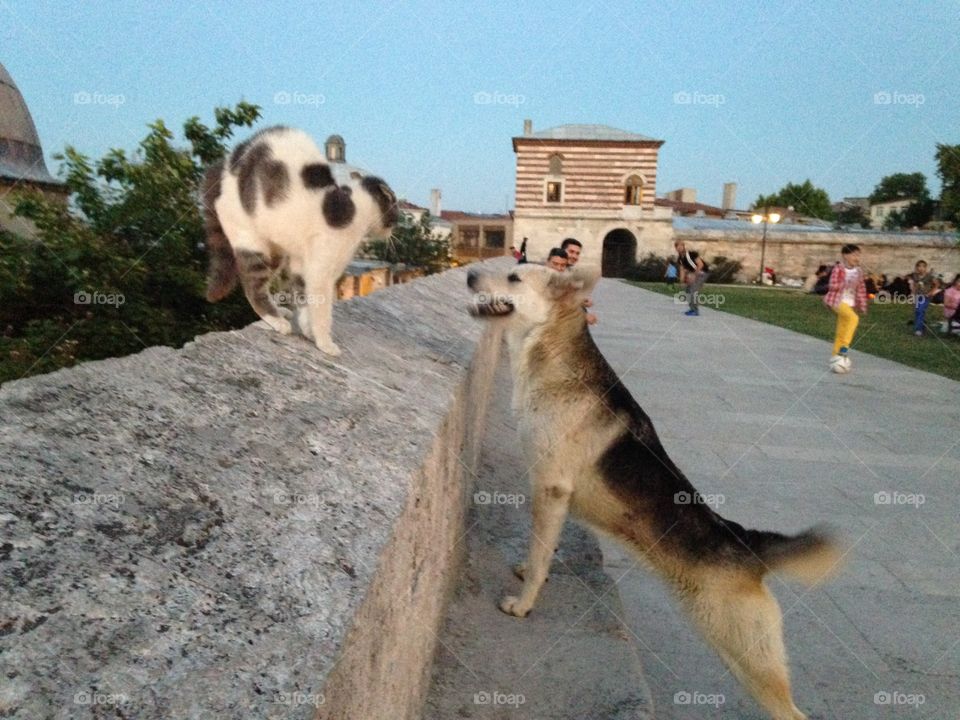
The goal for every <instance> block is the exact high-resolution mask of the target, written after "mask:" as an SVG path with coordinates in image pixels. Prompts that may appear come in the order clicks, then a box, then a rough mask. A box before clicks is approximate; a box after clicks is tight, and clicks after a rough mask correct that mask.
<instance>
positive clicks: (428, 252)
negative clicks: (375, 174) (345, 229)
mask: <svg viewBox="0 0 960 720" xmlns="http://www.w3.org/2000/svg"><path fill="white" fill-rule="evenodd" d="M364 253H365V254H366V255H368V256H370V257H374V258H376V259H377V260H384V261H386V262H389V263H403V264H405V265H410V266H412V267H420V268H424V269H426V271H427V272H438V271H440V270H443V269H444V268H448V267H450V239H449V238H445V237H442V236H441V235H440V234H439V233H435V232H434V231H433V218H432V217H431V215H430V213H428V212H425V213H423V215H421V216H420V220H419V221H417V220H415V219H414V217H413V216H412V215H411V214H410V213H404V212H402V213H400V222H398V223H397V226H396V227H395V228H394V229H393V233H392V234H391V235H390V237H389V238H386V239H384V240H371V241H370V242H368V243H367V244H366V245H365V246H364Z"/></svg>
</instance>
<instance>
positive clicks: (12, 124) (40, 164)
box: [0, 64, 61, 185]
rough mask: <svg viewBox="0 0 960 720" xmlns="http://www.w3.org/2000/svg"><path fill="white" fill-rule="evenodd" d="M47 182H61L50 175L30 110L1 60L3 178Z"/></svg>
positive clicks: (0, 174) (0, 154)
mask: <svg viewBox="0 0 960 720" xmlns="http://www.w3.org/2000/svg"><path fill="white" fill-rule="evenodd" d="M2 180H6V181H8V182H18V181H25V182H28V183H41V184H47V185H60V184H61V183H60V182H59V181H58V180H57V179H56V178H54V177H53V176H51V175H50V173H49V172H48V171H47V165H46V163H45V162H44V160H43V149H42V148H41V147H40V138H39V136H38V135H37V128H36V126H35V125H34V124H33V118H32V117H30V110H29V108H27V103H26V102H24V99H23V95H21V94H20V90H19V89H18V88H17V86H16V83H14V82H13V78H11V77H10V73H8V72H7V69H6V68H5V67H4V66H3V65H2V64H0V181H2Z"/></svg>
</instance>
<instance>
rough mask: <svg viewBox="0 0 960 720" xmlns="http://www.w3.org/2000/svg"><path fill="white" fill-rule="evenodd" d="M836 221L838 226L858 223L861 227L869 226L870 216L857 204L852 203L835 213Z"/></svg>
mask: <svg viewBox="0 0 960 720" xmlns="http://www.w3.org/2000/svg"><path fill="white" fill-rule="evenodd" d="M836 223H837V225H839V226H845V225H846V226H849V225H859V226H860V227H862V228H869V227H870V218H869V217H867V214H866V213H865V212H864V211H863V208H862V207H860V206H859V205H853V206H851V207H848V208H847V209H845V210H841V211H840V212H838V213H837V216H836Z"/></svg>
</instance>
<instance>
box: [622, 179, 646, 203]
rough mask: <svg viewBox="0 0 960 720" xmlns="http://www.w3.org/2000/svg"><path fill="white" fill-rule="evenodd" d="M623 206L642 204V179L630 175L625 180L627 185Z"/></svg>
mask: <svg viewBox="0 0 960 720" xmlns="http://www.w3.org/2000/svg"><path fill="white" fill-rule="evenodd" d="M623 195H624V197H623V204H624V205H640V204H642V203H643V178H641V177H640V176H639V175H631V176H630V177H629V178H627V184H626V187H625V189H624V194H623Z"/></svg>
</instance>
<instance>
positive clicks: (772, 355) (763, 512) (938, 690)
mask: <svg viewBox="0 0 960 720" xmlns="http://www.w3.org/2000/svg"><path fill="white" fill-rule="evenodd" d="M594 302H595V307H596V313H597V315H598V316H599V317H600V323H599V324H598V325H596V326H594V329H593V332H594V336H595V337H596V339H597V342H598V344H599V345H600V348H601V349H602V350H603V352H604V354H605V355H606V356H607V358H608V359H609V360H610V362H611V364H612V365H613V366H614V368H615V369H617V370H618V371H619V372H620V373H621V376H622V377H623V379H624V382H625V383H626V384H627V386H628V387H629V388H630V390H631V391H632V392H633V394H634V395H635V397H636V398H637V400H638V401H639V402H640V404H641V405H642V406H643V407H644V409H645V410H646V411H647V413H648V414H649V415H650V417H651V418H652V420H653V422H654V424H655V426H656V428H657V430H658V432H659V434H660V436H661V438H662V440H663V443H664V445H665V446H666V448H667V451H668V452H669V453H670V454H671V456H672V457H673V459H674V460H675V461H676V462H677V464H678V465H679V466H680V468H681V469H682V470H684V472H686V473H687V474H688V476H689V477H690V479H691V480H692V482H693V483H694V485H696V486H697V487H698V488H699V489H700V490H701V491H702V492H704V493H714V494H718V495H723V496H724V504H723V505H722V506H721V507H720V508H719V509H720V511H721V513H722V514H724V515H725V516H727V517H730V518H732V519H735V520H737V521H738V522H741V523H744V524H746V525H748V526H752V527H760V528H771V529H778V530H782V531H796V530H800V529H802V528H804V527H807V526H809V525H812V524H815V523H819V522H830V523H832V524H834V525H836V526H838V527H840V528H842V529H843V531H844V532H845V534H846V536H847V538H848V541H849V542H850V544H851V546H852V547H851V549H850V552H849V555H848V557H847V562H846V564H845V567H844V569H843V571H842V572H841V573H840V574H839V576H838V577H836V578H835V579H834V580H832V581H831V582H830V583H829V584H827V585H825V586H823V587H821V588H818V589H815V590H810V591H808V590H807V589H805V588H803V587H801V586H798V585H795V584H792V583H786V582H784V581H781V580H779V579H777V578H773V579H771V581H770V585H771V588H772V589H773V591H774V593H775V594H776V595H777V597H778V598H779V600H780V603H781V606H782V608H783V611H784V625H785V633H786V640H787V647H788V650H789V653H790V657H791V664H792V668H793V680H794V692H795V697H796V701H797V704H798V705H799V706H800V707H801V709H803V710H804V711H805V712H807V713H808V714H809V715H810V717H811V718H821V719H823V720H826V719H828V718H829V719H831V720H832V719H834V718H844V720H859V719H863V720H880V719H883V718H894V717H915V718H929V719H930V720H941V719H946V718H956V717H957V716H958V709H960V682H958V676H960V669H958V668H960V603H958V602H957V601H958V599H960V570H958V568H960V563H958V560H960V554H958V553H960V527H958V523H957V517H958V514H960V513H958V509H960V507H958V506H960V503H958V501H957V478H958V477H960V445H958V444H957V443H958V441H960V433H958V432H957V431H958V429H960V405H958V404H957V403H956V400H957V399H960V383H957V382H954V381H952V380H948V379H946V378H943V377H940V376H937V375H932V374H930V373H926V372H923V371H920V370H915V369H912V368H908V367H906V366H903V365H900V364H898V363H894V362H891V361H889V360H885V359H882V358H877V357H873V356H870V355H865V354H862V353H858V352H856V346H855V345H854V353H853V362H854V367H853V372H851V373H850V374H849V375H846V376H836V375H832V374H830V373H828V372H827V359H828V357H829V354H830V348H829V344H828V343H826V342H824V341H821V340H817V339H815V338H812V337H808V336H805V335H800V334H797V333H793V332H790V331H788V330H783V329H780V328H776V327H773V326H771V325H765V324H762V323H758V322H755V321H752V320H748V319H745V318H740V317H737V316H734V315H729V314H725V313H720V312H717V311H714V310H711V309H703V310H702V311H701V313H702V314H701V316H700V317H698V318H687V317H684V316H683V315H682V311H683V310H684V308H683V307H682V306H680V305H676V304H674V302H673V301H672V300H671V299H670V298H667V297H664V296H662V295H658V294H655V293H651V292H648V291H644V290H640V289H639V288H636V287H633V286H630V285H628V284H626V283H622V282H618V281H606V280H605V281H602V282H601V283H600V284H599V285H598V287H597V290H596V292H595V294H594ZM928 341H929V342H936V340H934V339H929V340H928ZM958 362H960V355H958ZM951 399H952V400H953V403H952V404H951V403H950V400H951ZM877 493H885V495H879V496H878V495H876V494H877ZM921 496H922V498H923V500H924V502H923V504H919V502H918V501H917V498H919V497H921ZM885 499H889V501H890V502H889V503H885V502H884V500H885ZM910 499H913V500H914V504H907V502H908V501H909V500H910ZM601 544H602V547H603V550H604V556H605V562H606V567H607V571H608V573H610V574H611V576H612V577H614V578H615V579H617V578H621V577H622V579H620V580H619V582H618V584H617V587H618V589H619V591H620V594H621V597H622V600H623V603H624V609H625V615H623V618H624V620H625V621H626V623H627V624H628V626H629V630H630V633H631V635H632V636H633V637H634V640H635V641H636V642H637V645H638V647H639V648H640V655H641V661H642V663H643V666H644V670H645V675H646V679H647V681H648V683H649V684H650V686H651V690H652V693H653V699H654V705H655V715H656V717H657V718H660V719H661V720H673V719H681V718H704V717H723V718H726V717H730V718H733V717H736V718H749V719H759V718H762V717H764V715H763V713H762V712H761V711H760V709H759V708H758V707H757V705H756V704H755V703H754V702H753V700H752V699H751V698H749V697H748V696H747V695H746V693H745V692H744V691H743V690H741V689H740V687H739V686H738V685H737V683H736V682H735V681H733V680H732V678H731V677H730V675H729V674H728V673H727V672H726V669H725V668H724V666H723V665H722V663H721V662H720V660H719V659H718V658H717V657H716V655H715V654H714V653H713V652H712V651H711V650H710V649H709V648H708V647H707V646H706V645H705V644H704V643H703V642H702V641H701V640H700V639H699V637H698V636H697V635H696V634H695V633H694V631H693V630H692V629H691V627H690V624H689V623H688V622H687V621H686V619H685V618H682V617H680V615H679V613H678V611H677V609H676V606H675V604H674V603H673V601H672V599H671V598H670V597H669V596H668V594H667V592H666V591H665V589H664V588H663V586H662V585H661V584H660V583H659V581H658V580H656V579H655V578H654V577H653V576H651V575H649V574H647V573H646V572H643V571H642V570H640V569H639V568H637V567H636V566H635V563H634V560H633V558H631V557H629V556H627V555H625V554H624V553H623V552H622V551H621V550H620V549H619V548H618V547H617V546H615V545H613V544H611V543H608V542H602V543H601ZM677 693H689V694H690V695H692V696H694V697H697V696H696V695H695V694H696V693H700V696H699V697H700V698H701V699H704V698H706V699H707V700H709V699H710V698H711V697H713V696H723V698H724V702H723V703H722V704H715V705H707V704H700V705H696V704H694V703H692V702H691V703H690V704H680V703H678V702H675V698H678V699H679V700H681V701H682V700H684V699H685V698H686V696H685V695H680V696H677ZM921 700H922V702H921Z"/></svg>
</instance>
